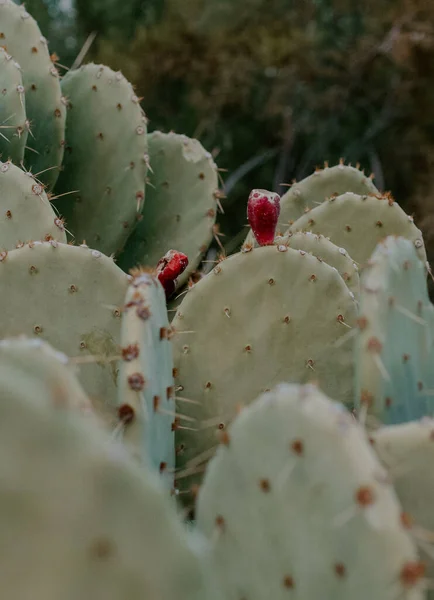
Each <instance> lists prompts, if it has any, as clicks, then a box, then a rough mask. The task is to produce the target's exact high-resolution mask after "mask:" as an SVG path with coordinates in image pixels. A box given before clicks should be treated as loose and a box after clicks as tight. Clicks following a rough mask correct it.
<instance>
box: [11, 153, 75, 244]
mask: <svg viewBox="0 0 434 600" xmlns="http://www.w3.org/2000/svg"><path fill="white" fill-rule="evenodd" d="M50 239H54V240H57V241H59V242H65V243H66V233H65V225H64V223H63V220H62V219H61V218H60V217H58V216H57V214H56V213H55V212H54V210H53V208H52V207H51V204H50V202H49V201H48V199H47V195H46V193H45V192H44V187H43V186H42V185H41V184H40V182H39V181H37V180H36V179H35V178H34V177H32V175H31V173H25V172H24V171H22V170H21V169H20V168H19V167H16V166H15V165H14V164H12V163H11V162H3V163H2V162H0V250H1V251H5V250H13V249H14V248H16V247H19V246H21V245H22V244H23V243H25V242H29V241H31V240H50Z"/></svg>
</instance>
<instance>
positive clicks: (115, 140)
mask: <svg viewBox="0 0 434 600" xmlns="http://www.w3.org/2000/svg"><path fill="white" fill-rule="evenodd" d="M62 91H63V93H64V94H65V96H66V97H67V100H68V113H67V121H66V149H65V159H64V163H63V169H62V173H61V174H60V177H59V180H58V183H57V186H56V193H58V194H68V192H74V193H70V194H68V195H66V196H64V197H63V198H61V199H59V200H58V201H57V206H58V207H59V210H60V211H61V212H62V214H64V215H65V218H66V220H67V222H68V225H69V228H70V231H71V232H72V234H73V235H74V237H75V239H76V241H77V242H78V243H81V242H82V241H83V240H85V241H86V243H88V244H90V245H91V246H92V247H93V248H97V249H98V250H101V251H102V252H104V253H105V254H107V255H109V254H112V253H117V252H119V251H120V250H121V249H122V247H123V245H124V243H125V241H126V239H127V237H128V236H129V235H130V234H131V231H132V229H133V227H134V226H135V224H136V217H137V215H138V213H140V210H141V208H142V205H143V202H144V198H145V177H146V172H147V162H148V155H147V141H146V117H145V115H144V113H143V111H142V109H141V108H140V103H139V98H138V97H137V96H136V94H135V92H134V89H133V87H132V85H131V84H130V83H129V82H128V81H127V80H126V79H125V77H124V76H123V75H122V74H121V73H115V72H114V71H112V70H111V69H109V68H108V67H105V66H102V65H95V64H88V65H85V66H83V67H81V68H80V69H78V70H76V71H69V73H68V74H67V75H65V77H64V78H63V79H62Z"/></svg>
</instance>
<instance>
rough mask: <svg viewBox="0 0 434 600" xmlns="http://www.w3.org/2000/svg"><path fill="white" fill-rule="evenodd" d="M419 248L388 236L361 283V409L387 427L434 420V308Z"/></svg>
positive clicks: (358, 376)
mask: <svg viewBox="0 0 434 600" xmlns="http://www.w3.org/2000/svg"><path fill="white" fill-rule="evenodd" d="M426 274H427V273H426V266H425V265H424V264H423V263H422V261H420V260H419V258H418V255H417V251H416V249H415V247H414V244H413V243H412V242H411V241H409V240H406V239H404V238H393V237H389V238H387V239H386V240H385V241H384V242H383V243H381V244H379V245H378V247H377V248H376V250H375V252H374V254H373V255H372V258H371V260H370V261H369V266H368V267H367V268H366V270H365V272H364V274H363V277H362V285H361V295H360V318H359V321H358V323H359V330H360V331H359V334H358V337H357V343H356V360H355V363H356V406H357V408H358V409H360V410H361V409H362V408H363V407H364V408H363V410H368V411H369V413H371V414H373V415H374V416H376V417H377V418H379V419H380V421H382V422H383V423H386V424H395V423H403V422H406V421H412V420H415V419H419V418H421V417H423V416H431V417H432V416H434V395H433V390H434V369H433V364H434V307H433V305H432V304H431V302H430V300H429V297H428V290H427V284H426Z"/></svg>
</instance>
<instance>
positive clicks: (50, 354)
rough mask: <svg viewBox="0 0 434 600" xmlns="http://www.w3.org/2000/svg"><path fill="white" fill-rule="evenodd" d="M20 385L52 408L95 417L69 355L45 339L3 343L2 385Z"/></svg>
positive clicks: (0, 349) (0, 350) (0, 358)
mask: <svg viewBox="0 0 434 600" xmlns="http://www.w3.org/2000/svg"><path fill="white" fill-rule="evenodd" d="M17 381H20V382H21V383H22V390H23V391H24V390H26V394H27V396H28V398H32V397H34V398H36V399H37V401H38V402H44V403H45V404H46V406H48V407H50V408H53V407H54V408H65V409H67V410H73V411H77V412H80V413H82V414H86V415H93V411H92V404H91V402H90V400H89V398H88V397H87V396H86V394H85V393H84V391H83V388H82V387H81V385H80V384H79V382H78V379H77V378H76V376H75V368H74V366H73V365H71V364H70V363H69V359H68V357H67V356H66V354H63V353H62V352H58V351H57V350H54V349H53V348H52V347H51V346H50V344H48V343H47V342H45V341H44V340H41V339H35V338H26V337H17V338H11V339H3V340H1V341H0V382H1V385H2V386H3V385H5V384H6V385H10V386H11V387H13V386H14V384H15V383H16V382H17Z"/></svg>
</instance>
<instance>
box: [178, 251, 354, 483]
mask: <svg viewBox="0 0 434 600" xmlns="http://www.w3.org/2000/svg"><path fill="white" fill-rule="evenodd" d="M356 313H357V309H356V303H355V301H354V299H353V295H352V294H351V292H350V291H349V290H348V288H347V286H346V285H345V283H344V281H343V280H342V278H341V277H340V275H339V273H338V272H337V271H336V270H335V269H333V268H332V267H330V266H329V265H327V264H326V263H322V262H320V261H319V260H318V259H317V258H315V257H314V256H311V255H310V254H306V253H305V254H303V253H300V252H299V251H297V250H292V249H291V248H287V246H284V245H281V246H266V247H262V248H255V249H253V250H252V251H250V252H246V253H240V254H236V255H233V256H231V257H229V258H228V259H226V260H224V261H223V262H221V263H219V264H218V265H217V266H216V267H215V268H214V269H213V271H212V272H211V273H210V274H209V275H207V276H206V277H204V278H203V279H201V280H200V281H199V282H198V283H197V284H196V285H195V286H194V287H193V288H192V289H190V291H189V292H188V293H187V295H186V297H185V299H184V300H183V302H182V304H181V305H180V307H179V308H178V311H177V313H176V315H175V318H174V320H173V322H172V325H173V327H174V329H175V335H174V338H173V343H174V363H175V369H176V373H177V377H176V383H177V385H178V386H179V389H180V391H179V395H180V396H182V397H184V398H186V399H188V400H190V401H192V402H194V403H193V404H182V403H180V405H179V406H180V408H179V410H180V412H183V413H184V414H187V415H188V416H190V417H193V418H195V419H196V422H193V423H191V424H188V423H180V424H179V425H180V427H179V428H178V430H177V437H176V448H177V466H178V467H179V468H180V473H179V474H178V475H177V481H178V485H179V488H180V489H181V490H182V491H188V490H189V489H190V488H191V483H192V482H195V481H196V480H197V479H198V475H197V473H198V472H199V476H200V472H201V471H203V470H204V464H205V462H206V459H208V458H209V457H210V456H211V455H212V452H213V450H214V448H215V446H216V443H217V441H218V435H219V434H220V433H221V431H222V430H224V428H225V427H226V426H227V425H228V423H229V422H230V421H231V420H232V418H233V417H234V416H235V414H236V411H237V407H238V406H239V405H244V404H249V403H250V402H252V401H253V400H254V399H255V398H256V397H257V396H258V395H259V394H260V393H261V392H263V391H264V390H265V389H268V388H270V387H271V386H273V385H275V384H276V383H278V382H279V381H282V380H289V381H295V382H301V383H305V382H308V381H312V380H314V381H319V382H320V384H321V385H322V386H323V388H324V389H325V390H327V391H328V392H329V393H330V394H334V395H335V396H336V397H338V398H339V399H340V400H342V401H345V402H351V401H352V396H353V381H352V379H353V373H352V371H353V369H352V356H351V351H350V346H348V345H347V344H345V343H342V338H344V336H347V334H348V332H349V328H351V327H352V326H354V325H355V322H356ZM337 342H341V343H340V345H339V346H338V345H337V344H336V343H337ZM181 405H182V409H181Z"/></svg>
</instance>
